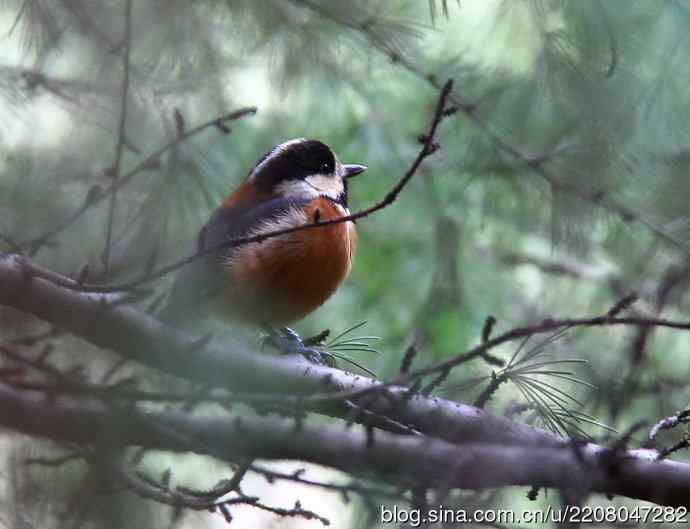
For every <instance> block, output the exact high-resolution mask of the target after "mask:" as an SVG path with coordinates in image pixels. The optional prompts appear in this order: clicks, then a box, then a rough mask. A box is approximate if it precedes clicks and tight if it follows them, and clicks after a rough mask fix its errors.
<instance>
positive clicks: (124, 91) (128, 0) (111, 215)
mask: <svg viewBox="0 0 690 529" xmlns="http://www.w3.org/2000/svg"><path fill="white" fill-rule="evenodd" d="M124 33H125V34H124V37H123V39H122V66H123V74H122V88H121V91H120V122H119V124H118V131H117V145H116V147H115V161H114V162H113V165H112V166H111V168H110V169H109V170H108V175H109V176H110V177H111V178H112V179H113V183H115V182H117V180H118V178H119V177H120V168H121V165H122V154H123V152H124V146H125V137H126V126H127V102H128V100H129V68H130V50H131V48H132V0H125V32H124ZM116 203H117V187H116V186H113V187H112V189H111V191H110V202H109V204H108V220H107V226H106V234H105V248H104V249H103V267H104V269H105V273H106V274H107V273H108V269H109V267H110V252H111V249H112V243H113V241H112V237H113V225H114V223H115V207H116Z"/></svg>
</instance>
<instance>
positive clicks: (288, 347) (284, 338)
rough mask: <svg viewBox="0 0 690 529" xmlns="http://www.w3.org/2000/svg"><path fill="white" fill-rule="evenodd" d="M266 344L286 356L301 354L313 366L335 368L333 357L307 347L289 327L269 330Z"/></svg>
mask: <svg viewBox="0 0 690 529" xmlns="http://www.w3.org/2000/svg"><path fill="white" fill-rule="evenodd" d="M264 344H268V345H271V346H273V347H274V348H275V349H277V350H279V351H282V352H283V353H285V354H300V355H302V356H303V357H305V358H306V359H307V360H308V361H309V362H311V363H312V364H318V365H326V366H329V367H335V359H334V358H333V356H332V355H329V354H328V353H327V352H325V351H321V350H319V349H317V348H315V347H307V346H306V345H304V342H303V341H302V339H301V338H300V336H299V334H297V333H296V332H295V331H293V330H292V329H290V328H288V327H284V328H283V329H280V330H279V331H276V330H274V329H271V330H269V331H268V336H266V338H265V340H264Z"/></svg>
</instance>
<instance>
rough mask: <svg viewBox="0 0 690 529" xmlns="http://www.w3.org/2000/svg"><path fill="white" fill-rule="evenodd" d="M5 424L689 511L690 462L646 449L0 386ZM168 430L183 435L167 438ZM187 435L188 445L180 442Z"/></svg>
mask: <svg viewBox="0 0 690 529" xmlns="http://www.w3.org/2000/svg"><path fill="white" fill-rule="evenodd" d="M0 424H2V425H3V426H5V427H9V428H13V429H16V430H20V431H22V432H25V433H28V434H31V435H38V436H44V437H49V438H51V439H57V440H61V441H70V442H76V443H88V444H98V443H101V442H104V441H107V442H108V445H109V446H112V445H113V443H118V444H121V445H138V446H143V447H146V448H155V449H164V450H175V451H190V450H191V451H194V452H196V453H200V454H206V455H211V456H213V457H216V458H219V459H222V460H225V461H236V460H237V459H238V458H240V457H244V458H250V459H253V458H265V459H298V460H303V461H309V462H313V463H317V464H321V465H326V466H329V467H333V468H337V469H339V470H341V471H344V472H348V473H351V474H353V475H356V476H363V477H368V476H378V477H382V476H385V477H386V479H388V480H391V481H394V482H398V483H400V484H401V485H403V486H409V485H410V484H413V485H415V486H420V485H422V486H428V487H433V486H437V487H454V488H455V487H459V488H468V489H483V488H491V487H502V486H526V485H537V486H542V487H556V488H568V487H570V486H572V484H573V483H582V484H585V485H586V486H587V488H588V489H589V490H591V491H592V492H605V493H609V494H619V495H623V496H628V497H631V498H639V499H644V500H648V501H653V502H655V503H659V504H664V505H684V506H690V497H688V495H687V490H688V488H689V487H690V465H688V464H683V463H676V462H670V461H660V462H657V461H655V460H654V458H653V457H652V454H651V453H650V452H649V451H645V450H637V451H628V452H622V451H621V452H620V453H618V452H616V453H614V451H613V450H610V449H604V448H601V447H598V446H596V445H591V444H589V445H584V446H582V447H578V449H577V450H574V449H573V447H571V446H569V445H568V444H563V445H561V446H559V447H528V446H505V445H504V444H499V443H491V442H481V443H467V444H463V445H462V446H457V445H453V444H451V443H448V442H445V441H442V440H438V439H429V438H422V439H420V438H418V437H415V436H401V435H395V434H390V433H386V432H378V433H377V435H376V437H375V440H374V441H373V443H371V442H368V440H367V434H366V433H365V432H363V431H361V430H359V429H358V430H353V429H343V428H342V427H339V426H330V425H302V426H301V427H300V428H295V422H294V421H293V420H290V419H283V418H277V417H261V418H259V417H247V416H239V415H236V414H233V415H229V416H228V417H222V418H218V417H199V416H191V415H189V414H185V413H179V412H159V413H143V412H137V413H131V412H128V410H118V409H117V408H115V407H112V406H108V405H107V404H104V403H101V402H98V401H96V400H94V399H89V398H81V399H74V398H66V397H56V396H54V395H50V394H45V393H42V392H36V391H17V390H16V389H14V388H12V387H10V386H6V385H4V384H0ZM166 432H176V433H179V434H180V435H175V436H168V435H166ZM181 438H184V439H187V440H188V442H184V441H181V440H180V439H181Z"/></svg>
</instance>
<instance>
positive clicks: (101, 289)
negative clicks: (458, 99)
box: [63, 79, 453, 293]
mask: <svg viewBox="0 0 690 529" xmlns="http://www.w3.org/2000/svg"><path fill="white" fill-rule="evenodd" d="M452 87H453V81H452V79H451V80H448V81H447V82H446V84H445V85H444V86H443V88H442V90H441V93H440V95H439V98H438V102H437V105H436V111H435V112H434V117H433V119H432V122H431V126H430V127H429V131H428V132H427V133H426V134H424V135H422V136H420V142H421V143H422V147H421V149H420V151H419V153H418V154H417V156H416V158H415V159H414V161H413V162H412V164H411V165H410V167H409V168H408V169H407V171H405V173H404V174H403V176H402V177H401V178H400V180H398V182H397V183H396V184H395V186H393V188H392V189H391V190H390V191H388V193H387V194H386V195H385V196H384V197H383V199H381V200H380V201H379V202H377V203H376V204H374V205H373V206H370V207H368V208H365V209H362V210H360V211H358V212H356V213H353V214H351V215H345V216H342V217H337V218H335V219H329V220H320V221H319V222H317V223H314V222H311V223H307V224H301V225H299V226H294V227H290V228H285V229H281V230H274V231H271V232H268V233H264V234H259V235H252V236H248V237H240V238H236V239H230V240H228V241H224V242H222V243H220V244H216V245H214V246H210V247H208V248H205V249H204V250H202V251H199V252H196V253H194V254H192V255H189V256H187V257H185V258H183V259H180V260H179V261H176V262H174V263H172V264H169V265H165V266H163V267H160V268H158V269H157V270H155V271H153V272H151V273H149V274H146V275H144V276H141V277H138V278H136V279H133V280H131V281H128V282H125V283H120V284H115V285H88V284H86V285H77V284H74V286H72V287H70V286H68V285H63V286H65V287H67V288H72V289H73V290H79V291H81V292H98V293H107V292H121V291H124V290H131V289H134V288H137V287H139V286H141V285H143V284H145V283H149V282H151V281H154V280H156V279H159V278H161V277H163V276H165V275H167V274H169V273H171V272H174V271H175V270H178V269H179V268H181V267H183V266H185V265H187V264H189V263H191V262H192V261H195V260H197V259H200V258H201V257H203V256H204V255H208V254H212V253H215V252H218V251H220V250H223V249H227V248H234V247H237V246H241V245H245V244H250V243H255V242H263V241H265V240H266V239H271V238H273V237H278V236H280V235H287V234H290V233H295V232H297V231H302V230H307V229H312V228H323V227H325V226H331V225H333V224H341V223H343V222H348V221H355V220H359V219H362V218H364V217H368V216H369V215H371V214H373V213H376V212H377V211H380V210H382V209H384V208H386V207H388V206H390V205H391V204H393V203H394V202H395V201H396V200H397V198H398V196H399V195H400V193H401V192H402V190H403V189H404V188H405V186H406V185H407V184H408V183H409V181H410V180H411V179H412V177H413V176H414V175H415V174H416V173H417V170H418V169H419V167H420V166H421V164H422V162H423V161H424V160H425V159H426V158H427V157H428V156H431V155H432V154H433V153H434V152H436V151H437V150H438V148H439V145H438V144H437V143H436V142H435V138H436V133H437V130H438V126H439V125H440V123H441V121H442V120H443V118H444V111H445V108H446V107H445V105H446V101H447V99H448V97H449V94H450V91H451V89H452Z"/></svg>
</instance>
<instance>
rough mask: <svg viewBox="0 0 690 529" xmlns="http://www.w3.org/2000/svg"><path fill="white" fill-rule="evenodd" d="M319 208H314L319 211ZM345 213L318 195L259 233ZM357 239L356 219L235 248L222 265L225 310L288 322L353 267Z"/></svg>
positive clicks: (239, 315) (315, 304)
mask: <svg viewBox="0 0 690 529" xmlns="http://www.w3.org/2000/svg"><path fill="white" fill-rule="evenodd" d="M317 211H318V213H317ZM345 214H347V212H346V210H345V209H344V208H342V207H340V206H338V205H336V204H334V203H333V202H331V201H330V200H328V199H326V198H322V197H318V198H316V199H314V200H312V201H311V202H310V203H309V204H307V206H306V207H304V208H302V209H296V210H292V211H291V212H290V213H289V214H288V215H286V216H285V218H283V219H280V220H277V221H275V222H274V223H266V224H265V225H263V226H262V227H261V230H260V231H262V232H269V231H274V230H276V229H281V228H286V227H290V226H296V225H301V224H305V223H309V222H313V221H314V219H315V218H316V217H317V216H318V218H320V219H321V220H330V219H334V218H338V217H341V216H343V215H345ZM356 244H357V234H356V230H355V226H354V223H352V222H344V223H339V224H333V225H330V226H323V227H318V228H310V229H306V230H301V231H297V232H294V233H290V234H287V235H282V236H278V237H274V238H270V239H267V240H265V241H263V242H261V243H251V244H248V245H245V246H242V247H240V248H238V249H237V250H236V251H235V252H234V253H233V255H232V256H231V258H230V259H229V261H228V263H227V266H226V269H225V270H226V272H225V273H226V274H227V275H228V279H229V285H228V287H227V288H226V292H225V303H226V310H225V312H226V313H228V315H229V316H230V317H232V318H234V319H240V320H244V321H247V322H250V323H254V324H266V325H272V326H281V325H287V324H289V323H292V322H294V321H297V320H299V319H301V318H303V317H304V316H306V315H307V314H309V313H310V312H312V311H314V310H315V309H317V308H318V307H319V306H321V305H322V304H323V303H324V302H325V301H326V300H327V299H328V298H329V297H330V296H331V295H332V294H333V293H334V292H335V291H336V290H337V288H338V287H339V286H340V284H341V283H342V282H343V280H344V279H345V278H346V277H347V275H348V273H349V272H350V269H351V267H352V260H353V258H354V254H355V250H356Z"/></svg>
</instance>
